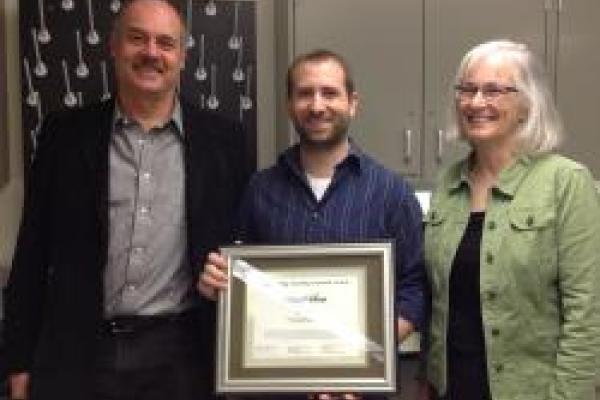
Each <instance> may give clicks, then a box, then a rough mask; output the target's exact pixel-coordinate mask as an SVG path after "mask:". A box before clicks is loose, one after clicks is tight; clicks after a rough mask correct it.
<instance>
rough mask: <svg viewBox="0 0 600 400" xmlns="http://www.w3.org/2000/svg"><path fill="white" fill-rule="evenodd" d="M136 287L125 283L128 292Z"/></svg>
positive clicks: (133, 290)
mask: <svg viewBox="0 0 600 400" xmlns="http://www.w3.org/2000/svg"><path fill="white" fill-rule="evenodd" d="M136 289H137V287H136V286H135V285H127V290H129V291H130V292H135V290H136Z"/></svg>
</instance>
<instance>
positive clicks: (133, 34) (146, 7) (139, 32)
mask: <svg viewBox="0 0 600 400" xmlns="http://www.w3.org/2000/svg"><path fill="white" fill-rule="evenodd" d="M184 32H185V28H184V26H183V24H182V21H181V18H180V17H179V15H178V14H177V11H176V10H175V9H173V8H172V7H171V6H170V5H169V4H168V3H166V2H165V1H161V0H138V1H134V2H133V3H131V4H130V5H129V6H128V7H127V8H126V9H125V10H123V14H122V15H121V16H120V19H119V22H118V24H117V26H116V28H115V30H114V31H113V33H112V36H111V41H110V49H111V55H112V57H113V59H114V65H115V75H116V80H117V84H118V87H119V90H120V91H121V92H127V93H130V94H134V95H137V96H153V97H156V96H173V94H174V93H175V89H176V87H177V84H178V82H179V76H180V71H181V69H182V68H183V66H184V63H185V49H184V45H183V36H184Z"/></svg>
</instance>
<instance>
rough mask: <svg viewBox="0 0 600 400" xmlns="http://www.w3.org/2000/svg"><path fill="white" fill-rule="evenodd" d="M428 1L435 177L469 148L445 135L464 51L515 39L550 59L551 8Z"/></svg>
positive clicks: (509, 0) (428, 113) (431, 169)
mask: <svg viewBox="0 0 600 400" xmlns="http://www.w3.org/2000/svg"><path fill="white" fill-rule="evenodd" d="M577 1H579V0H577ZM589 1H594V0H589ZM596 1H597V0H596ZM424 4H425V65H424V67H425V102H424V104H425V128H424V131H423V143H424V152H423V154H424V172H423V177H424V179H425V180H431V179H433V177H434V176H435V174H436V172H437V170H438V169H439V167H440V165H442V164H444V163H447V162H449V161H450V160H452V159H454V158H456V157H457V156H459V155H462V154H464V152H465V150H466V146H460V147H458V148H457V147H450V146H449V145H448V144H447V143H445V142H444V141H442V140H441V136H443V131H444V129H445V126H446V119H447V109H448V107H447V105H448V102H452V101H453V92H452V91H451V87H452V86H453V84H454V82H453V80H454V74H455V73H456V68H457V67H458V63H459V62H460V60H461V59H462V57H463V55H464V54H465V53H466V52H467V51H468V50H469V49H470V48H472V47H473V46H475V45H476V44H479V43H482V42H484V41H488V40H493V39H511V40H515V41H518V42H524V43H527V44H528V45H529V46H530V47H531V48H532V49H533V50H534V51H535V52H536V53H537V54H538V55H539V56H540V57H542V59H544V60H545V59H547V58H548V56H549V55H548V54H546V50H545V49H546V47H547V46H546V40H547V37H546V27H547V20H548V18H549V15H550V13H551V12H552V10H551V7H550V6H549V4H548V1H547V0H527V1H523V0H451V1H449V0H424Z"/></svg>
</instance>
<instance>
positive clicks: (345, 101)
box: [288, 59, 358, 148]
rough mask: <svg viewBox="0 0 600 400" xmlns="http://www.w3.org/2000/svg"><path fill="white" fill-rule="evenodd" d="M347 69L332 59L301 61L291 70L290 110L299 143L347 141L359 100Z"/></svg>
mask: <svg viewBox="0 0 600 400" xmlns="http://www.w3.org/2000/svg"><path fill="white" fill-rule="evenodd" d="M345 78H346V77H345V73H344V69H343V68H342V67H341V65H340V64H338V63H337V62H336V61H334V60H331V59H325V60H318V61H306V62H303V63H300V64H299V65H298V66H297V67H296V68H295V69H294V71H293V73H292V82H293V83H292V86H291V88H290V89H291V90H290V94H289V100H288V112H289V115H290V118H291V120H292V122H293V123H294V126H295V128H296V131H297V132H298V135H299V136H300V143H301V144H303V145H306V146H312V147H321V148H330V147H335V146H336V145H339V144H340V143H343V142H345V140H346V135H347V131H348V126H349V125H350V121H351V120H352V118H354V114H355V112H356V106H357V103H358V97H357V94H356V93H355V92H354V93H348V91H347V90H346V86H345Z"/></svg>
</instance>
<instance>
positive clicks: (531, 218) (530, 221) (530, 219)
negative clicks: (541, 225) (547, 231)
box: [525, 215, 533, 226]
mask: <svg viewBox="0 0 600 400" xmlns="http://www.w3.org/2000/svg"><path fill="white" fill-rule="evenodd" d="M525 223H526V224H527V226H531V225H533V215H528V216H527V219H526V220H525Z"/></svg>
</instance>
